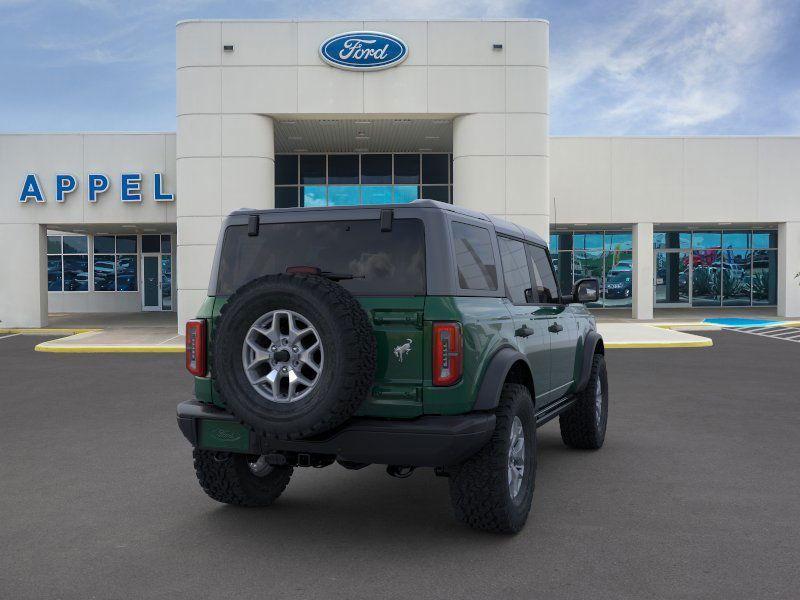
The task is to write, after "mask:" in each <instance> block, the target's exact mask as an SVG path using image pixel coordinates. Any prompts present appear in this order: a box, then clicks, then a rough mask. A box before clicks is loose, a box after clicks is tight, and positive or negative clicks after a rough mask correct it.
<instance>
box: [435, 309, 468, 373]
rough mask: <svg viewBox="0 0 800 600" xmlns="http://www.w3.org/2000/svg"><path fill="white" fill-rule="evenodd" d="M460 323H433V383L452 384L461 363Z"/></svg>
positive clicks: (459, 370)
mask: <svg viewBox="0 0 800 600" xmlns="http://www.w3.org/2000/svg"><path fill="white" fill-rule="evenodd" d="M462 359H463V349H462V342H461V323H434V324H433V385H453V384H454V383H456V382H457V381H458V380H459V379H461V369H462V365H463V360H462Z"/></svg>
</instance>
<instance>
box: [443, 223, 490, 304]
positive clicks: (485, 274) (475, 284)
mask: <svg viewBox="0 0 800 600" xmlns="http://www.w3.org/2000/svg"><path fill="white" fill-rule="evenodd" d="M451 229H452V232H453V246H454V248H455V253H456V267H457V269H458V285H459V287H460V288H461V289H462V290H479V291H494V290H496V289H497V265H495V260H494V248H492V236H491V234H490V233H489V230H488V229H484V228H483V227H478V226H477V225H467V224H466V223H457V222H455V221H454V222H453V223H452V224H451Z"/></svg>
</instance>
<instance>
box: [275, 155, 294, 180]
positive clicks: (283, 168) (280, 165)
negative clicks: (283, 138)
mask: <svg viewBox="0 0 800 600" xmlns="http://www.w3.org/2000/svg"><path fill="white" fill-rule="evenodd" d="M275 185H297V155H296V154H277V155H275Z"/></svg>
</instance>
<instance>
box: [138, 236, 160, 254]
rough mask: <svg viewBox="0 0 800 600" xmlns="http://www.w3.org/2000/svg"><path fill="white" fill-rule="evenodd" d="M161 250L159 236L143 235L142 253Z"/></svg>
mask: <svg viewBox="0 0 800 600" xmlns="http://www.w3.org/2000/svg"><path fill="white" fill-rule="evenodd" d="M160 250H161V236H158V235H143V236H142V252H159V251H160Z"/></svg>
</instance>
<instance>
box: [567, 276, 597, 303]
mask: <svg viewBox="0 0 800 600" xmlns="http://www.w3.org/2000/svg"><path fill="white" fill-rule="evenodd" d="M599 299H600V280H599V279H597V278H596V277H587V278H586V279H579V280H578V281H576V282H575V287H574V288H573V289H572V301H573V302H580V303H581V304H588V303H589V302H597V301H598V300H599Z"/></svg>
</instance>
